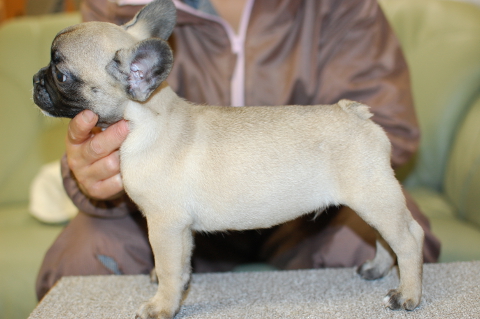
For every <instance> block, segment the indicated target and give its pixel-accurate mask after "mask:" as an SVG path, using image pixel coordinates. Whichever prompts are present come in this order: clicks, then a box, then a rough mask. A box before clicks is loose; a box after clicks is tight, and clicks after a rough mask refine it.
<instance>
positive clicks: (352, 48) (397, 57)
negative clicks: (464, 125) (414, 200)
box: [320, 0, 420, 167]
mask: <svg viewBox="0 0 480 319" xmlns="http://www.w3.org/2000/svg"><path fill="white" fill-rule="evenodd" d="M331 3H332V4H331V6H332V10H331V11H330V12H329V17H328V22H326V23H325V25H324V27H325V29H324V33H323V38H324V40H325V41H324V42H323V45H324V46H325V47H329V48H331V49H330V50H327V52H328V58H327V59H326V61H325V66H324V69H323V72H322V73H323V79H322V87H321V88H320V89H321V91H322V95H323V100H327V101H331V102H332V103H334V102H336V101H338V100H339V99H341V98H349V99H351V100H357V101H359V102H362V103H365V104H367V105H369V106H371V110H372V112H373V113H374V117H373V120H374V121H375V122H376V123H378V124H380V125H381V126H382V127H383V128H384V129H385V131H386V132H387V134H388V136H389V138H390V141H391V142H392V146H393V147H392V165H393V166H394V167H398V166H401V165H403V164H405V163H406V162H407V161H408V160H409V159H410V158H411V157H412V155H413V154H414V153H415V151H416V150H417V147H418V143H419V137H420V132H419V127H418V123H417V119H416V115H415V109H414V105H413V98H412V92H411V85H410V76H409V71H408V66H407V63H406V61H405V58H404V56H403V53H402V50H401V48H400V44H399V42H398V40H397V38H396V36H395V34H394V32H393V30H392V28H391V27H390V25H389V23H388V21H387V19H386V18H385V15H384V14H383V12H382V10H381V8H380V7H379V5H378V3H377V1H376V0H362V1H355V2H353V1H352V2H351V3H350V2H344V3H343V4H338V3H337V2H334V1H331ZM333 8H335V9H333Z"/></svg>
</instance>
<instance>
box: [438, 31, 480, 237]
mask: <svg viewBox="0 0 480 319" xmlns="http://www.w3.org/2000/svg"><path fill="white" fill-rule="evenodd" d="M479 32H480V31H479ZM445 193H446V194H447V196H448V198H449V200H450V201H451V202H452V203H454V205H455V206H456V209H457V217H458V218H459V219H461V220H464V221H468V222H471V223H474V224H475V225H476V226H478V227H479V231H480V98H478V100H477V101H476V102H475V103H474V105H473V107H472V108H471V109H470V111H469V112H468V113H467V115H466V117H465V119H464V121H463V123H462V125H461V127H460V129H459V131H458V134H457V136H456V139H455V143H454V146H453V148H452V152H451V155H450V161H449V163H448V167H447V172H446V177H445Z"/></svg>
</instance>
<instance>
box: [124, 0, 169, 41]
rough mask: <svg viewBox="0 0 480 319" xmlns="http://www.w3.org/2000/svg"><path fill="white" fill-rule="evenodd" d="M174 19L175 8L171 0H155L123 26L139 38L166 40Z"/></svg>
mask: <svg viewBox="0 0 480 319" xmlns="http://www.w3.org/2000/svg"><path fill="white" fill-rule="evenodd" d="M176 19H177V10H176V8H175V5H174V4H173V2H172V0H155V1H153V2H150V3H149V4H148V5H147V6H145V7H144V8H143V9H142V10H140V11H139V12H138V13H137V15H136V16H135V17H134V18H133V19H132V20H131V21H129V22H127V23H126V24H124V25H123V27H124V28H125V30H127V32H129V33H130V34H132V35H133V36H134V37H136V38H137V39H140V40H144V39H148V38H152V37H155V38H161V39H164V40H167V39H168V38H169V37H170V35H171V34H172V31H173V27H174V26H175V22H176Z"/></svg>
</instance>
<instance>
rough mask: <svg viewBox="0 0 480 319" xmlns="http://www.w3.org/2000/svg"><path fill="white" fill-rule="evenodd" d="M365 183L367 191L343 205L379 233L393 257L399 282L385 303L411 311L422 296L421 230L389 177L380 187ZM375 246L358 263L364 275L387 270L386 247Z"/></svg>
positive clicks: (402, 196) (394, 182) (396, 184)
mask: <svg viewBox="0 0 480 319" xmlns="http://www.w3.org/2000/svg"><path fill="white" fill-rule="evenodd" d="M369 186H370V187H368V188H363V189H367V190H369V191H367V193H363V194H361V195H359V196H355V199H353V200H352V201H351V202H350V203H346V204H347V205H348V206H350V207H351V208H352V209H353V210H355V211H356V212H357V214H358V215H359V216H360V217H361V218H363V220H364V221H365V222H367V223H368V224H370V225H371V226H372V227H373V228H375V229H376V230H377V231H378V232H379V234H380V235H381V236H382V237H383V239H384V240H385V242H386V243H387V244H388V245H389V246H390V248H391V249H392V250H393V252H394V253H395V254H396V256H397V261H398V268H399V272H400V285H399V287H398V288H397V289H394V290H391V291H390V292H389V293H388V295H387V296H386V297H385V300H384V301H385V304H386V306H387V307H389V308H391V309H402V308H403V309H407V310H413V309H415V308H416V307H417V306H418V305H419V303H420V299H421V295H422V269H423V236H424V235H423V229H422V228H421V226H420V225H419V224H418V223H417V222H416V221H415V220H414V219H413V217H412V215H411V213H410V211H409V210H408V209H407V207H406V204H405V197H404V195H403V192H402V189H401V187H400V185H399V184H398V182H397V181H396V180H395V178H394V177H393V176H392V178H391V180H390V181H388V182H387V181H384V183H382V187H378V188H376V187H375V186H373V187H372V185H369ZM375 188H376V189H375ZM377 248H380V250H379V251H378V252H377V255H376V256H375V258H374V259H373V260H372V261H371V262H367V264H366V265H362V266H361V269H360V272H361V275H362V276H364V277H369V276H372V277H375V275H379V274H381V273H383V272H385V271H387V270H386V268H387V265H388V264H391V263H392V262H393V261H392V260H390V259H389V257H387V254H386V253H387V252H388V249H386V248H385V247H383V245H382V243H381V241H380V242H379V244H377ZM369 268H371V269H372V270H369ZM370 274H373V275H370Z"/></svg>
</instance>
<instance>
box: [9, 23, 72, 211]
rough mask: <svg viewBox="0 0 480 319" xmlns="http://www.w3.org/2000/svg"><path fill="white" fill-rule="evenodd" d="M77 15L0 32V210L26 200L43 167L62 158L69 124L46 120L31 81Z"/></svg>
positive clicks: (22, 25) (56, 120)
mask: <svg viewBox="0 0 480 319" xmlns="http://www.w3.org/2000/svg"><path fill="white" fill-rule="evenodd" d="M78 22H80V15H79V14H62V15H51V16H45V17H41V18H38V17H35V18H22V19H18V20H12V21H10V22H7V23H5V24H3V25H2V26H1V27H0V61H2V63H0V96H1V97H2V99H1V100H0V128H1V132H2V138H0V149H1V150H2V155H1V156H0V206H1V205H9V204H12V203H18V202H23V203H26V202H27V200H28V189H29V186H30V183H31V181H32V179H33V177H34V176H35V174H36V173H37V172H38V170H39V169H40V167H41V165H42V164H44V163H47V162H50V161H53V160H55V159H59V158H60V157H61V156H62V154H63V153H64V139H65V136H66V126H67V124H68V121H67V120H60V119H52V118H46V117H45V116H43V114H42V113H41V112H40V111H39V110H38V108H37V107H36V106H35V105H34V103H33V101H32V77H33V75H34V73H35V72H37V71H38V69H39V68H40V67H43V66H45V65H47V63H48V61H49V59H50V45H51V42H52V40H53V38H54V37H55V35H56V34H57V32H58V31H59V30H61V29H63V28H65V27H66V26H68V25H72V24H75V23H78Z"/></svg>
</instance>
